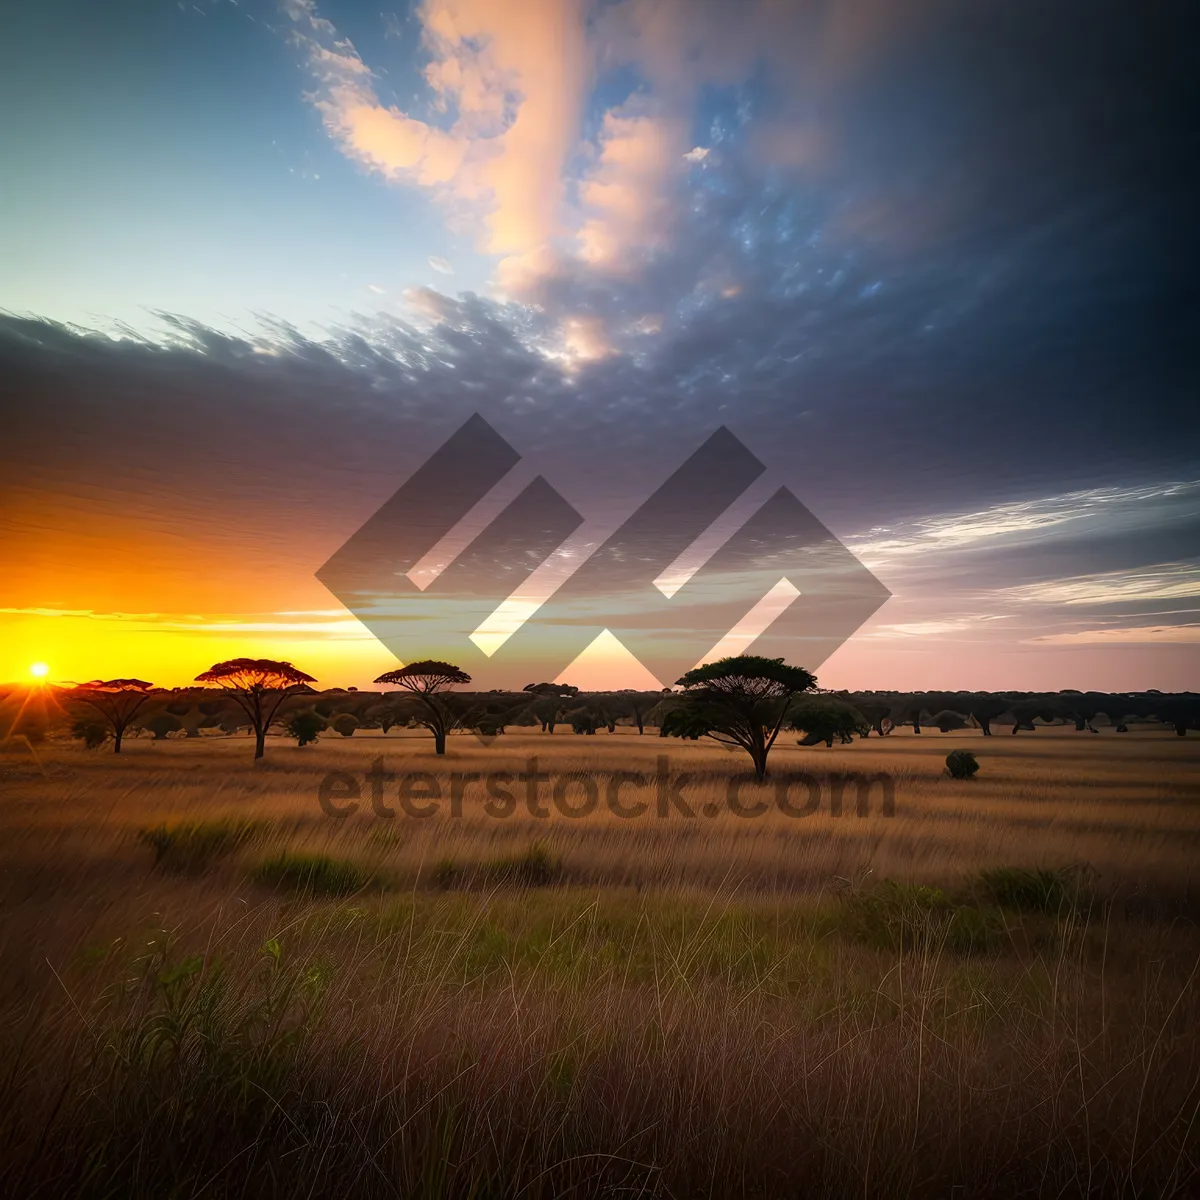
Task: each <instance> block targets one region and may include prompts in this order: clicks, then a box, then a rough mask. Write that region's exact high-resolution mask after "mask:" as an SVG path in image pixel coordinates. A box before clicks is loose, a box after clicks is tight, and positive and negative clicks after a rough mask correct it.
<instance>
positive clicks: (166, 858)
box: [138, 820, 268, 871]
mask: <svg viewBox="0 0 1200 1200" xmlns="http://www.w3.org/2000/svg"><path fill="white" fill-rule="evenodd" d="M267 828H268V825H267V822H265V821H236V820H227V821H191V822H184V823H181V824H177V825H156V826H154V828H152V829H143V830H141V831H140V832H139V833H138V840H139V841H140V842H141V843H142V844H143V845H145V846H149V847H150V849H151V850H153V851H154V862H155V865H156V866H162V867H167V868H169V869H171V870H176V871H197V870H202V869H203V868H204V867H206V866H208V865H209V864H210V863H212V862H214V861H216V860H217V859H219V858H223V857H225V856H226V855H228V854H232V853H233V852H234V851H235V850H238V849H240V848H241V847H242V846H245V845H248V844H249V843H250V842H252V841H254V840H256V839H257V838H259V837H261V836H262V835H263V834H264V833H265V832H266V830H267Z"/></svg>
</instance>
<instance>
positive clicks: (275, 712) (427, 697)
mask: <svg viewBox="0 0 1200 1200" xmlns="http://www.w3.org/2000/svg"><path fill="white" fill-rule="evenodd" d="M375 682H376V683H378V684H382V685H385V686H387V687H394V688H396V689H397V690H396V691H359V690H357V689H355V688H346V689H343V688H326V689H324V690H318V689H317V688H315V687H314V686H313V685H314V684H315V683H316V680H315V679H314V678H313V677H312V676H311V675H308V674H306V673H305V672H303V671H301V670H300V669H299V668H297V667H295V666H293V665H292V664H291V663H289V662H280V661H275V660H271V659H248V658H242V659H231V660H229V661H227V662H223V663H217V664H215V665H214V666H212V667H210V668H209V669H208V670H207V671H204V672H202V673H201V674H200V675H199V676H197V683H198V684H200V685H202V686H197V687H183V688H156V687H155V686H154V685H153V684H152V683H150V682H148V681H146V680H142V679H133V678H129V679H110V680H92V681H91V682H89V683H84V684H79V685H74V686H72V687H69V688H62V689H57V688H46V689H42V690H41V691H40V692H38V693H36V698H35V694H34V693H30V692H28V690H26V689H21V690H18V689H12V691H11V692H10V693H9V694H8V695H5V694H3V693H0V737H3V738H9V739H11V738H18V739H21V740H24V741H27V742H37V741H39V740H42V739H44V737H45V736H46V734H47V733H48V732H51V731H62V730H65V731H67V732H69V733H70V734H72V735H73V736H75V737H77V738H79V739H80V740H81V741H83V742H84V744H85V745H87V746H89V747H92V748H96V747H100V746H103V745H105V744H108V743H111V745H112V747H113V750H114V751H115V752H116V753H120V752H121V748H122V744H123V742H124V739H125V738H126V736H128V735H130V734H146V733H148V734H150V735H151V736H153V737H154V738H155V739H162V738H170V737H184V738H197V737H201V736H204V735H206V734H209V735H212V734H216V735H227V736H228V735H232V734H237V733H244V732H248V733H250V734H252V735H253V737H254V743H255V758H261V757H262V756H263V754H264V752H265V743H266V736H267V734H268V732H270V731H272V730H275V731H277V732H279V733H281V734H283V735H285V736H289V737H291V738H294V739H295V741H296V742H297V744H298V745H300V746H304V745H308V744H311V743H313V742H315V741H317V740H318V739H319V738H320V737H321V736H322V735H325V734H332V735H334V736H340V737H352V736H353V735H354V734H355V733H356V732H357V731H358V730H361V729H378V730H380V731H381V732H382V733H383V734H387V733H388V732H389V730H391V729H393V728H397V727H399V728H407V729H423V730H424V731H425V732H427V733H428V734H429V735H430V736H431V737H432V739H433V743H434V750H435V752H436V753H437V754H445V753H446V744H447V739H448V738H449V737H450V736H451V735H452V734H457V733H473V734H475V735H477V736H479V737H482V738H489V739H490V738H494V737H499V736H500V735H502V734H503V733H505V731H506V730H508V729H510V728H526V729H540V730H542V731H543V732H545V733H554V732H555V730H556V729H557V728H558V726H559V725H565V726H567V727H569V728H570V729H571V730H572V732H574V733H576V734H580V735H583V736H594V735H596V734H598V733H602V732H608V733H614V732H615V731H616V729H617V728H618V726H626V727H632V728H636V730H637V732H638V733H639V734H644V733H645V732H646V730H647V729H655V730H657V732H658V734H659V736H662V737H681V738H687V739H699V738H701V737H704V738H709V739H711V740H714V741H718V742H723V743H725V744H728V745H732V746H735V747H738V748H740V749H741V750H743V751H744V752H745V753H746V754H747V755H748V756H749V758H750V760H751V763H752V766H753V768H754V772H755V774H756V775H757V776H758V777H759V778H762V777H763V776H764V775H765V773H766V767H767V760H768V756H769V754H770V751H771V748H772V747H773V746H774V745H775V743H776V742H777V740H778V738H779V737H780V736H781V735H782V734H783V733H784V732H787V733H793V732H794V733H798V734H800V735H801V736H800V737H798V738H797V739H796V740H797V741H798V742H799V743H800V744H801V745H808V746H818V745H822V744H824V745H825V746H833V745H834V744H835V743H838V744H845V743H848V742H851V741H853V740H854V739H855V738H869V737H872V736H875V737H888V736H889V735H890V734H891V733H892V732H893V731H894V730H895V729H897V728H901V727H907V728H910V729H911V730H912V732H913V733H914V734H925V733H928V732H932V731H935V730H936V731H938V732H941V733H948V732H950V731H952V730H959V729H975V730H978V732H979V733H980V734H981V735H982V736H984V737H991V736H993V733H994V730H993V726H994V725H995V726H1003V727H1005V728H1007V729H1008V730H1009V731H1010V733H1011V734H1018V733H1021V732H1032V731H1034V730H1036V729H1037V728H1038V727H1039V725H1073V726H1074V728H1075V729H1076V730H1078V731H1079V732H1081V733H1093V734H1095V733H1098V732H1099V729H1100V726H1101V725H1104V726H1107V727H1108V728H1111V729H1114V730H1115V731H1116V732H1117V733H1123V732H1126V731H1127V730H1128V728H1129V726H1130V725H1131V724H1132V723H1134V722H1138V723H1145V722H1157V723H1160V724H1162V725H1166V726H1169V727H1170V728H1172V729H1173V730H1174V731H1175V733H1176V734H1178V735H1179V736H1180V737H1183V736H1184V735H1186V733H1187V732H1188V731H1189V730H1197V729H1200V695H1198V694H1197V693H1194V692H1185V693H1166V692H1160V691H1155V690H1153V689H1151V690H1148V691H1143V692H1095V691H1091V692H1084V691H1076V690H1073V689H1067V690H1064V691H1058V692H1018V691H1009V692H976V691H956V692H951V691H923V692H916V691H829V690H820V689H818V688H817V681H816V679H815V678H814V677H813V676H812V675H811V674H810V673H809V672H808V671H805V670H804V669H803V668H802V667H794V666H790V665H788V664H786V663H784V662H783V660H782V659H767V658H760V657H757V656H754V655H740V656H736V657H733V658H727V659H723V660H721V661H720V662H718V663H710V664H706V665H705V666H702V667H698V668H696V669H695V670H693V671H689V672H688V673H687V674H685V675H684V676H683V677H682V678H680V679H679V680H678V681H677V683H676V685H675V686H674V687H673V688H664V689H660V690H633V689H629V690H613V691H596V692H585V691H581V690H580V689H579V688H577V687H573V686H571V685H569V684H564V683H556V682H545V681H543V682H537V683H530V684H527V685H526V686H525V687H524V688H523V689H522V690H521V691H519V692H514V691H503V690H496V691H471V690H468V689H469V686H470V684H471V677H470V676H469V675H468V674H467V673H466V672H465V671H462V670H461V669H460V668H459V667H457V666H455V665H454V664H453V663H446V662H438V661H432V660H426V661H422V662H414V663H409V664H407V665H405V666H403V667H400V668H397V669H396V670H394V671H389V672H386V673H385V674H383V675H381V676H380V677H379V678H378V679H377V680H376V681H375Z"/></svg>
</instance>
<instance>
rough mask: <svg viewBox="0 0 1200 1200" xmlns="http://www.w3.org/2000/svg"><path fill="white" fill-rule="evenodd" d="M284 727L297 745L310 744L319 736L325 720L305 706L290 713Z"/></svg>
mask: <svg viewBox="0 0 1200 1200" xmlns="http://www.w3.org/2000/svg"><path fill="white" fill-rule="evenodd" d="M284 728H285V729H287V731H288V734H289V735H290V736H291V737H294V738H295V739H296V745H297V746H310V745H312V744H313V743H314V742H316V741H317V739H318V738H319V737H320V736H321V730H323V729H324V728H325V722H324V720H323V719H322V718H321V717H320V716H318V715H317V714H316V713H315V712H313V710H312V709H311V708H305V709H301V710H300V712H294V713H292V715H291V716H290V717H289V718H288V720H287V724H286V725H285V726H284Z"/></svg>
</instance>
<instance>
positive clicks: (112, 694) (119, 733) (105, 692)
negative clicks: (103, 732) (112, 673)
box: [67, 679, 154, 754]
mask: <svg viewBox="0 0 1200 1200" xmlns="http://www.w3.org/2000/svg"><path fill="white" fill-rule="evenodd" d="M153 687H154V684H152V683H147V682H146V680H144V679H93V680H91V682H89V683H81V684H78V685H77V686H76V687H73V688H72V689H71V690H70V692H68V693H67V695H68V697H69V698H70V699H71V700H78V701H80V702H81V703H83V704H86V705H88V706H89V707H90V708H93V709H95V711H96V712H98V713H99V714H100V716H101V717H102V718H103V719H104V723H105V725H106V726H107V727H108V732H109V733H111V734H112V739H113V753H114V754H120V753H121V739H122V738H123V737H124V736H125V730H126V729H128V728H129V723H130V721H132V720H133V718H134V717H135V716H137V714H138V710H139V709H140V708H141V707H142V705H143V704H145V703H146V701H147V700H149V699H150V689H151V688H153Z"/></svg>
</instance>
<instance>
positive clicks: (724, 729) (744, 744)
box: [664, 654, 817, 780]
mask: <svg viewBox="0 0 1200 1200" xmlns="http://www.w3.org/2000/svg"><path fill="white" fill-rule="evenodd" d="M677 682H678V684H679V686H680V687H682V688H683V693H682V694H681V695H680V696H679V699H678V704H677V705H676V706H673V708H672V710H671V714H670V718H669V720H668V719H667V718H664V730H665V731H667V732H668V733H674V734H675V735H676V736H680V737H697V736H703V737H710V738H712V739H713V741H716V742H723V743H725V744H726V745H730V746H740V747H741V748H742V749H743V750H745V751H746V753H747V754H749V755H750V761H751V762H752V763H753V764H754V775H755V778H757V779H759V780H761V779H763V778H764V777H765V776H766V773H767V755H769V754H770V753H771V747H772V746H774V745H775V739H776V738H777V737H778V736H779V731H780V730H781V729H782V728H783V723H784V721H785V719H786V718H787V715H788V711H789V710H790V708H791V706H792V701H793V700H795V698H796V697H797V696H799V695H801V694H803V693H804V692H807V691H809V690H811V689H812V688H814V687H816V684H817V681H816V678H815V676H813V675H812V674H811V673H810V672H809V671H806V670H805V669H804V668H803V667H792V666H789V665H788V664H787V663H785V662H784V661H783V659H782V658H762V657H760V656H759V655H756V654H738V655H734V656H733V657H731V658H722V659H719V660H718V661H717V662H712V663H706V664H705V665H704V666H702V667H695V668H694V669H693V670H691V671H688V673H687V674H686V675H684V676H682V677H681V678H680V679H679V680H678V681H677Z"/></svg>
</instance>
